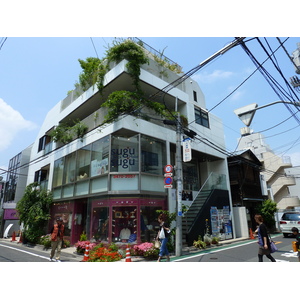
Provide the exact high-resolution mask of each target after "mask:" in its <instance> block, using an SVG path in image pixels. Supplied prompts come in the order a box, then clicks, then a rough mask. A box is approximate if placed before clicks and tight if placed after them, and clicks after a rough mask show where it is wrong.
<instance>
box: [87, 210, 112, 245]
mask: <svg viewBox="0 0 300 300" xmlns="http://www.w3.org/2000/svg"><path fill="white" fill-rule="evenodd" d="M108 212H109V208H108V207H95V208H93V214H92V224H91V228H92V229H91V236H92V238H93V239H95V240H96V241H107V240H108V227H109V224H108V220H109V218H108Z"/></svg>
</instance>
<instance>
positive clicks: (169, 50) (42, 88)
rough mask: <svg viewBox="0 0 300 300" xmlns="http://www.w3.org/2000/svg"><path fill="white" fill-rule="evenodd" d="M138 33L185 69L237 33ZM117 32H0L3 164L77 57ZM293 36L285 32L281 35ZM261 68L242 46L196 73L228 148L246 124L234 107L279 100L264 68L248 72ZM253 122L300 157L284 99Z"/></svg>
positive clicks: (285, 66)
mask: <svg viewBox="0 0 300 300" xmlns="http://www.w3.org/2000/svg"><path fill="white" fill-rule="evenodd" d="M138 38H140V39H141V40H142V41H144V42H145V43H147V44H148V45H150V46H151V47H153V48H154V49H156V50H158V51H163V52H164V55H166V56H167V57H168V58H170V59H171V60H173V61H175V62H177V63H178V64H179V65H180V66H182V68H183V72H188V71H189V70H191V69H192V68H194V67H196V66H197V65H198V64H200V63H201V62H203V61H205V60H206V59H207V58H208V57H210V56H211V55H213V54H214V53H216V52H217V51H219V50H220V49H222V48H223V47H224V46H226V45H227V44H228V43H230V42H232V41H233V40H234V37H230V36H229V37H152V36H139V37H138ZM114 39H115V38H114V37H107V36H105V37H7V39H6V40H4V39H3V38H0V41H1V40H2V45H1V43H0V47H1V50H0V135H1V139H0V168H2V169H4V170H7V167H8V163H9V160H10V158H12V157H13V156H15V155H17V154H18V153H19V152H20V151H22V150H23V149H24V148H26V147H27V146H29V145H30V144H31V143H33V142H34V141H35V139H36V137H37V134H38V132H39V128H40V127H41V125H42V123H43V120H44V118H45V117H46V114H47V112H48V111H49V110H50V109H51V108H52V107H53V106H54V105H56V104H57V103H58V102H59V101H61V100H62V99H64V98H65V97H66V96H67V93H68V91H69V90H72V89H73V88H74V84H75V83H76V82H77V81H78V76H79V74H80V72H81V68H80V65H79V62H78V59H86V58H87V57H91V56H93V57H96V56H98V57H99V58H103V57H104V56H105V51H106V49H107V47H108V46H109V45H112V42H113V40H114ZM259 39H260V41H261V42H262V43H263V44H264V45H265V46H268V47H270V48H271V49H273V50H275V49H276V48H277V47H278V46H279V42H278V40H277V38H276V37H275V36H274V37H267V38H263V37H260V38H259ZM286 39H287V37H280V41H281V42H283V41H285V40H286ZM245 41H246V45H247V47H248V48H249V49H250V51H251V52H252V53H253V54H254V56H255V58H256V59H257V60H258V61H259V62H260V63H262V62H263V61H264V60H265V59H266V58H267V54H266V53H265V52H264V50H263V48H262V47H261V46H260V45H259V43H258V41H257V39H252V37H247V38H246V39H245ZM298 42H300V38H297V37H290V38H288V39H287V40H286V42H285V43H284V47H285V50H286V51H287V53H289V54H290V55H291V54H292V52H293V51H294V50H296V48H297V43H298ZM267 43H268V44H267ZM287 53H286V52H285V51H284V50H283V49H282V48H280V49H278V50H277V51H276V53H275V57H274V58H276V61H277V63H278V65H279V67H280V70H281V71H282V73H283V75H284V78H286V79H287V80H288V81H289V78H290V77H291V76H294V75H296V73H295V69H294V66H293V64H292V63H291V61H290V59H289V57H288V55H287ZM263 66H264V68H265V69H266V70H267V71H268V73H269V74H271V75H272V77H274V78H276V80H277V81H278V83H280V85H281V86H282V87H283V88H284V89H285V90H287V87H286V85H285V83H284V81H283V79H282V77H281V76H280V75H279V72H278V71H277V70H276V69H275V68H274V66H273V64H272V63H271V62H270V61H267V62H265V63H264V65H263ZM255 70H256V66H255V65H254V63H253V62H252V61H251V59H250V58H249V56H248V55H247V54H246V52H245V51H244V49H243V48H242V47H241V46H236V47H234V48H232V49H231V50H229V51H228V52H226V53H225V54H223V55H221V56H218V57H217V58H216V59H214V60H213V61H212V62H210V63H209V64H208V65H206V66H205V67H203V68H201V69H200V70H199V71H198V72H197V73H195V74H194V75H193V79H195V80H196V81H197V82H198V84H199V85H200V88H201V89H202V91H203V93H204V96H205V99H206V108H207V109H208V110H209V111H210V112H211V113H213V114H215V115H216V116H218V117H219V118H221V119H222V121H223V125H224V134H225V141H226V150H227V151H228V152H233V151H234V150H235V149H236V147H237V142H238V138H239V137H240V128H241V127H244V124H243V123H242V122H241V121H240V120H239V118H238V117H237V116H236V115H235V114H234V110H235V109H237V108H239V107H242V106H245V105H248V104H251V103H257V104H258V106H262V105H265V104H268V103H271V102H274V101H277V100H280V99H279V98H278V95H277V94H276V93H275V92H274V91H273V89H272V88H271V87H270V85H269V84H268V82H267V81H266V79H265V78H264V77H263V75H262V74H261V73H260V72H259V71H257V72H255V73H254V74H253V75H252V76H251V77H250V78H248V76H249V75H250V74H251V73H253V72H254V71H255ZM246 78H248V79H247V80H246V81H245V79H246ZM243 81H245V82H244V83H243V84H242V85H241V83H242V82H243ZM239 85H241V86H240V87H239V88H238V89H237V90H236V91H235V92H234V93H232V94H231V95H230V96H229V94H230V93H231V92H232V91H233V90H235V89H236V88H237V87H238V86H239ZM295 94H296V96H295V95H293V98H294V99H296V97H297V96H298V97H300V94H299V93H298V92H297V91H295ZM228 96H229V97H228ZM226 97H227V98H226ZM224 99H225V100H224ZM289 117H290V118H289ZM288 118H289V119H288ZM286 119H288V120H286ZM281 122H283V123H282V124H280V125H278V124H279V123H281ZM250 127H251V129H252V130H253V131H254V132H261V131H262V133H263V134H264V136H265V138H266V142H267V143H268V144H269V145H270V147H271V148H272V149H273V151H274V152H275V154H277V155H279V156H290V157H291V159H292V163H293V165H294V166H296V165H300V141H298V140H297V139H298V138H299V122H298V121H297V120H296V119H295V118H294V117H291V112H290V111H289V110H288V109H287V108H286V107H285V105H284V104H276V105H273V106H270V107H268V108H264V109H261V110H259V111H257V112H256V113H255V116H254V118H253V121H252V124H251V126H250ZM272 127H273V128H272ZM191 128H192V124H191ZM270 128H272V129H270Z"/></svg>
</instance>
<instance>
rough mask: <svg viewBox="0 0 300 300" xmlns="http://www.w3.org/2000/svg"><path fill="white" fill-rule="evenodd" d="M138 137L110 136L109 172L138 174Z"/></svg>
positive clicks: (128, 135) (127, 135) (129, 135)
mask: <svg viewBox="0 0 300 300" xmlns="http://www.w3.org/2000/svg"><path fill="white" fill-rule="evenodd" d="M138 140H139V139H138V135H131V134H130V133H128V134H126V135H117V134H115V135H114V136H112V145H111V172H138V171H139V155H138V152H139V151H138V149H139V147H138Z"/></svg>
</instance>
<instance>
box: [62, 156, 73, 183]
mask: <svg viewBox="0 0 300 300" xmlns="http://www.w3.org/2000/svg"><path fill="white" fill-rule="evenodd" d="M75 171H76V152H73V153H71V154H69V155H67V156H66V157H65V164H64V179H63V183H64V184H66V183H72V182H74V181H75V180H76V177H75Z"/></svg>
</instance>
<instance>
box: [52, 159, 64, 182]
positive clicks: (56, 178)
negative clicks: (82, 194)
mask: <svg viewBox="0 0 300 300" xmlns="http://www.w3.org/2000/svg"><path fill="white" fill-rule="evenodd" d="M63 170H64V157H63V158H60V159H57V160H56V161H55V162H54V174H53V187H56V186H60V185H62V181H63Z"/></svg>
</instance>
